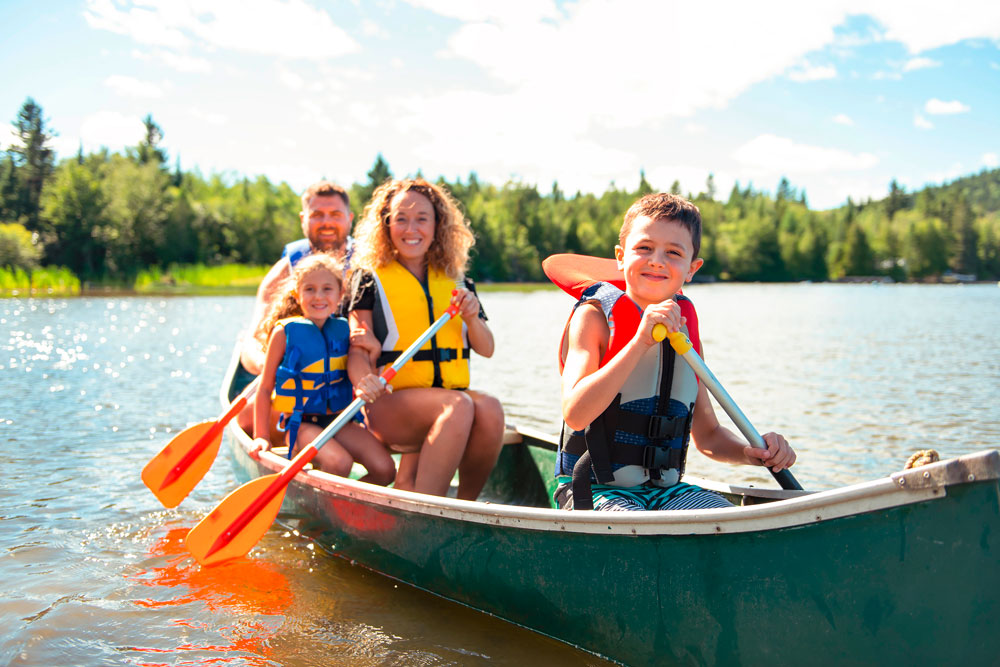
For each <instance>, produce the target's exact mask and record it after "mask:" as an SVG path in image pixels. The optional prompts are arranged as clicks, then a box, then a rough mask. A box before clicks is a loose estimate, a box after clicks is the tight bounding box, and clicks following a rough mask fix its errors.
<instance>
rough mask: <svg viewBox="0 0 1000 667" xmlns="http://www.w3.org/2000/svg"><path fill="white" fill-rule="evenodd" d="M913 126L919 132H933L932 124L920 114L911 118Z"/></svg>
mask: <svg viewBox="0 0 1000 667" xmlns="http://www.w3.org/2000/svg"><path fill="white" fill-rule="evenodd" d="M913 126H914V127H919V128H920V129H921V130H933V129H934V123H932V122H930V121H929V120H927V119H926V118H924V117H923V116H921V115H920V114H914V116H913Z"/></svg>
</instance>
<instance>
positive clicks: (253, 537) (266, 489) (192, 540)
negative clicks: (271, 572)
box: [184, 474, 287, 565]
mask: <svg viewBox="0 0 1000 667" xmlns="http://www.w3.org/2000/svg"><path fill="white" fill-rule="evenodd" d="M280 476H281V475H280V474H275V475H265V476H264V477H258V478H257V479H254V480H251V481H249V482H247V483H246V484H244V485H243V486H241V487H240V488H238V489H236V490H235V491H233V492H232V493H230V494H229V495H228V496H226V498H225V499H224V500H223V501H222V502H221V503H219V505H218V507H216V508H215V509H214V510H212V513H211V514H209V515H208V516H206V517H205V518H204V519H202V520H201V521H199V522H198V525H197V526H195V527H194V528H192V529H191V532H189V533H188V535H187V537H186V538H185V539H184V543H185V545H187V548H188V551H190V552H191V555H192V556H194V557H195V558H196V559H197V560H198V562H199V563H201V564H202V565H214V564H215V563H221V562H222V561H226V560H229V559H231V558H239V557H241V556H245V555H246V554H247V552H249V551H250V550H251V549H253V547H254V545H255V544H257V542H259V541H260V538H261V537H263V536H264V533H266V532H267V529H268V528H270V527H271V524H272V523H274V518H275V517H276V516H278V510H280V509H281V501H282V499H284V497H285V489H286V488H287V486H286V485H282V486H281V488H280V489H277V492H276V493H274V495H273V497H272V498H271V499H270V500H267V501H266V504H263V505H262V506H261V507H260V509H259V510H258V511H256V512H254V511H253V508H254V506H255V505H260V504H261V503H260V502H259V501H260V500H261V499H262V498H263V497H264V496H265V495H266V494H269V493H271V492H273V491H274V489H273V488H272V486H273V484H274V483H276V482H277V479H278V477H280ZM248 512H250V514H249V515H248Z"/></svg>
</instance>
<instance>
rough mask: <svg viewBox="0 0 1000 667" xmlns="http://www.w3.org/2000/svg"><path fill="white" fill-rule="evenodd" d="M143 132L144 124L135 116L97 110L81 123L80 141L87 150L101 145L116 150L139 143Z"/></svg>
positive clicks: (144, 129)
mask: <svg viewBox="0 0 1000 667" xmlns="http://www.w3.org/2000/svg"><path fill="white" fill-rule="evenodd" d="M145 132H146V128H145V126H144V125H143V124H142V121H141V120H139V118H138V117H136V116H127V115H125V114H121V113H118V112H117V111H98V112H97V113H95V114H91V115H90V116H87V117H86V118H85V119H84V120H83V123H81V125H80V142H82V143H83V149H84V151H87V152H90V151H95V150H98V149H100V148H101V147H102V146H103V147H107V148H108V149H109V150H112V151H118V150H121V149H123V148H124V147H125V146H132V145H133V144H137V143H139V140H140V139H142V137H143V136H144V135H145Z"/></svg>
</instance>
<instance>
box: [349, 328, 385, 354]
mask: <svg viewBox="0 0 1000 667" xmlns="http://www.w3.org/2000/svg"><path fill="white" fill-rule="evenodd" d="M351 347H357V348H360V349H362V350H364V351H365V352H367V353H368V354H369V355H371V356H377V355H378V354H379V353H380V352H381V351H382V346H381V344H379V342H378V339H377V338H375V334H373V333H372V332H371V331H369V330H368V327H366V326H365V325H364V324H363V323H362V324H361V326H358V327H355V328H353V329H351Z"/></svg>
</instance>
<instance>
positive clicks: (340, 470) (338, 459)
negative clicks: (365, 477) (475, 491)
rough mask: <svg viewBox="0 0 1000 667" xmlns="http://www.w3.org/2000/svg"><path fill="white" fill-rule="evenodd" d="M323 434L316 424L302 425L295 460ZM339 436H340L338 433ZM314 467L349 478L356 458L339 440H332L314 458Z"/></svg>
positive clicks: (296, 445)
mask: <svg viewBox="0 0 1000 667" xmlns="http://www.w3.org/2000/svg"><path fill="white" fill-rule="evenodd" d="M322 432H323V429H321V428H320V427H319V426H316V425H315V424H302V425H300V426H299V434H298V436H296V440H295V452H294V453H293V454H292V456H293V458H294V456H295V455H296V454H298V453H299V452H300V451H302V448H303V447H305V446H306V445H308V444H309V443H311V442H312V441H313V440H315V439H316V437H317V436H319V434H320V433H322ZM338 435H340V434H339V433H338ZM312 462H313V465H314V466H316V467H317V468H319V469H320V470H322V471H323V472H328V473H330V474H331V475H339V476H340V477H347V476H348V475H350V473H351V466H353V465H354V457H352V456H351V454H350V453H349V452H348V451H347V450H346V449H344V447H343V446H342V445H341V444H340V443H339V442H337V438H330V439H329V440H328V441H327V442H326V444H325V445H323V446H322V447H321V448H320V450H319V453H317V454H316V457H315V458H313V461H312Z"/></svg>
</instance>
